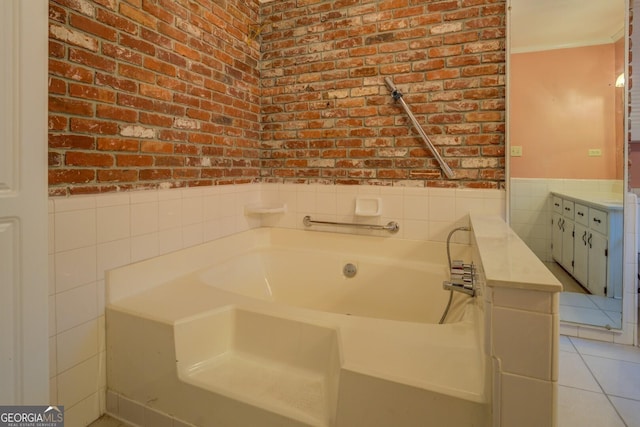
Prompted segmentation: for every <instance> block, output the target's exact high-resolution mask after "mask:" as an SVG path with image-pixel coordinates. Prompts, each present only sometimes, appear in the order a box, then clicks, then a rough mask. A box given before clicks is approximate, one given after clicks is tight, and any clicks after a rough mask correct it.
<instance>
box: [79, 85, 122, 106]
mask: <svg viewBox="0 0 640 427" xmlns="http://www.w3.org/2000/svg"><path fill="white" fill-rule="evenodd" d="M69 95H71V96H73V97H75V98H83V99H90V100H94V101H100V102H106V103H114V102H115V101H116V94H115V92H113V91H111V90H108V89H102V88H99V87H95V86H89V85H81V84H77V83H69Z"/></svg>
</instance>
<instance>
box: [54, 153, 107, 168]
mask: <svg viewBox="0 0 640 427" xmlns="http://www.w3.org/2000/svg"><path fill="white" fill-rule="evenodd" d="M65 164H66V165H67V166H83V167H89V166H97V167H103V168H104V167H109V166H113V156H112V155H111V154H101V153H86V152H82V151H67V154H66V155H65Z"/></svg>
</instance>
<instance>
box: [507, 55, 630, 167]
mask: <svg viewBox="0 0 640 427" xmlns="http://www.w3.org/2000/svg"><path fill="white" fill-rule="evenodd" d="M615 57H616V49H615V44H608V45H599V46H589V47H580V48H571V49H557V50H549V51H543V52H531V53H520V54H514V55H512V56H511V60H512V61H511V64H512V70H511V73H510V74H511V76H512V79H511V85H512V86H511V95H510V96H511V98H510V102H511V111H512V113H513V114H512V116H511V126H510V131H511V144H512V146H522V151H523V155H522V157H512V159H511V176H512V177H515V178H573V179H616V178H621V177H622V175H621V171H619V170H618V169H619V162H616V159H617V158H619V157H620V153H619V152H618V151H619V150H618V147H617V144H616V123H617V121H616V90H618V91H621V90H622V89H616V88H615V79H616V67H615V64H616V62H615ZM516 112H517V114H516ZM620 124H621V120H620ZM589 149H600V150H601V151H602V155H601V156H599V157H591V156H589V155H588V150H589Z"/></svg>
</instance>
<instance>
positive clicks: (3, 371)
mask: <svg viewBox="0 0 640 427" xmlns="http://www.w3.org/2000/svg"><path fill="white" fill-rule="evenodd" d="M47 7H48V2H46V1H43V0H1V1H0V404H1V405H8V404H38V405H44V404H47V403H48V402H49V375H48V374H49V360H48V359H49V358H48V354H49V352H48V348H49V347H48V327H47V322H48V313H47V311H48V303H47V294H48V292H47V291H48V285H47V280H48V272H47V243H48V239H47V222H48V221H47V175H46V173H47V145H46V144H47V45H48V41H47V33H48V31H47V28H48V20H47V14H48V12H47Z"/></svg>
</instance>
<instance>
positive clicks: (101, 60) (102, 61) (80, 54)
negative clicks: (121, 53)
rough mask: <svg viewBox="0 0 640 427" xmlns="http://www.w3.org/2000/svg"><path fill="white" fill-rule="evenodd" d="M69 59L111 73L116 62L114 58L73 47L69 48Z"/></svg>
mask: <svg viewBox="0 0 640 427" xmlns="http://www.w3.org/2000/svg"><path fill="white" fill-rule="evenodd" d="M69 60H70V61H72V62H76V63H78V64H82V65H86V66H87V67H90V68H96V69H98V70H102V71H108V72H110V73H113V72H114V71H115V69H116V62H115V61H114V60H112V59H110V58H106V57H104V56H102V55H96V54H95V53H91V52H88V51H86V50H83V49H77V48H75V47H72V48H69Z"/></svg>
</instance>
